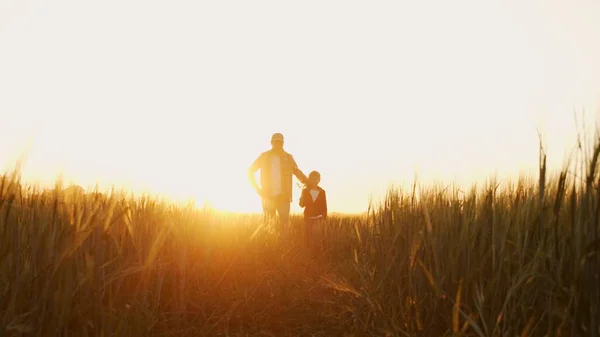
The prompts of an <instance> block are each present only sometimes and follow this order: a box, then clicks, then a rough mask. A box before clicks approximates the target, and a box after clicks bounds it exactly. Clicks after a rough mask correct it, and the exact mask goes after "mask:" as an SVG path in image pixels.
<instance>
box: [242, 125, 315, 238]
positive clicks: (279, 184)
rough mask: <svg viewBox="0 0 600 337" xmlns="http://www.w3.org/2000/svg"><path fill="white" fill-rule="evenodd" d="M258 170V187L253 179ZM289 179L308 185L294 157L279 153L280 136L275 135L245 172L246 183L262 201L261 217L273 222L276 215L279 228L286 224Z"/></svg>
mask: <svg viewBox="0 0 600 337" xmlns="http://www.w3.org/2000/svg"><path fill="white" fill-rule="evenodd" d="M258 170H260V185H261V186H260V187H259V186H258V184H257V183H256V178H255V177H254V175H255V173H256V171H258ZM292 175H295V176H296V178H298V180H300V182H302V183H306V182H307V181H308V178H307V177H306V176H305V175H304V173H302V171H301V170H300V169H299V168H298V165H297V164H296V161H295V160H294V157H293V156H292V155H291V154H289V153H287V152H286V151H285V150H284V149H283V135H282V134H281V133H275V134H273V136H272V137H271V149H270V150H268V151H265V152H263V153H261V154H260V156H258V158H256V160H254V162H253V163H252V165H251V166H250V168H249V169H248V179H249V180H250V184H251V185H252V187H253V188H254V189H255V190H256V193H258V195H259V196H260V197H261V199H262V208H263V215H264V216H265V217H267V218H268V219H273V218H275V213H277V214H279V225H280V227H282V226H284V225H286V224H288V223H289V215H290V203H291V202H292Z"/></svg>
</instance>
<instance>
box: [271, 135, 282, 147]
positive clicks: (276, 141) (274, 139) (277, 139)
mask: <svg viewBox="0 0 600 337" xmlns="http://www.w3.org/2000/svg"><path fill="white" fill-rule="evenodd" d="M271 146H272V148H273V149H274V150H283V134H281V133H274V134H273V136H271Z"/></svg>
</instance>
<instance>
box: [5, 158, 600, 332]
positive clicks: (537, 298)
mask: <svg viewBox="0 0 600 337" xmlns="http://www.w3.org/2000/svg"><path fill="white" fill-rule="evenodd" d="M589 152H590V155H589V156H586V157H585V159H582V160H581V161H579V162H572V163H571V165H570V166H569V167H568V168H565V169H564V170H563V171H562V172H560V173H557V174H555V175H552V174H550V173H548V172H546V171H547V169H546V164H545V163H546V161H545V156H544V155H543V153H542V155H541V156H540V157H541V160H540V171H539V176H538V177H537V178H535V179H529V180H528V179H526V178H522V179H519V180H517V181H515V182H496V181H494V180H493V179H491V180H490V182H489V183H488V184H487V185H486V186H480V187H479V188H473V189H472V190H470V191H461V190H459V189H458V188H455V187H452V186H449V187H446V186H429V187H422V188H417V187H418V186H417V185H415V186H412V187H408V188H406V189H401V188H390V190H389V192H388V194H387V197H386V198H385V201H384V202H382V203H380V204H373V205H371V207H370V209H369V212H368V214H365V215H363V216H341V215H338V216H332V217H331V218H330V219H328V221H327V223H326V224H324V225H323V226H322V227H319V228H317V231H316V232H315V235H314V238H313V240H312V241H310V242H306V241H305V240H304V239H303V237H302V230H301V226H302V221H301V219H300V218H299V217H297V216H295V217H293V218H292V226H291V227H289V228H288V229H287V230H284V231H283V232H279V231H276V230H273V227H272V226H271V225H270V224H267V223H263V222H262V221H261V219H260V216H233V215H226V214H220V213H217V212H213V211H210V210H207V209H197V208H194V207H191V206H185V205H179V206H175V205H172V204H168V203H166V202H163V201H159V200H155V199H152V198H147V197H138V198H134V197H130V196H124V195H122V194H119V193H114V194H107V193H91V194H81V195H78V194H68V193H66V192H64V188H63V187H62V186H60V185H59V184H57V187H56V188H55V189H54V190H38V189H36V188H34V187H31V186H26V185H24V184H22V183H21V182H20V178H19V175H18V174H8V175H5V176H4V177H3V178H2V180H1V183H0V184H1V187H0V240H1V242H0V299H1V300H0V335H1V336H599V333H600V291H599V286H598V285H599V284H600V280H599V279H598V273H599V271H600V260H599V256H598V255H599V252H600V240H599V239H598V234H599V228H598V224H599V218H600V177H599V176H598V170H597V167H598V156H599V154H600V147H599V146H596V147H595V148H593V149H592V151H589Z"/></svg>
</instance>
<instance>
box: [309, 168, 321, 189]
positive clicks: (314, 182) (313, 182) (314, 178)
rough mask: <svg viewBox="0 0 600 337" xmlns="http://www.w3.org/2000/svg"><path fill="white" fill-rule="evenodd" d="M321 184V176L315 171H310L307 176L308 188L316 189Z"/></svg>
mask: <svg viewBox="0 0 600 337" xmlns="http://www.w3.org/2000/svg"><path fill="white" fill-rule="evenodd" d="M320 182H321V174H320V173H319V172H317V171H312V172H310V173H309V174H308V185H309V187H316V186H318V185H319V183H320Z"/></svg>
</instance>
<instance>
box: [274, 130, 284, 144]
mask: <svg viewBox="0 0 600 337" xmlns="http://www.w3.org/2000/svg"><path fill="white" fill-rule="evenodd" d="M274 140H280V141H282V142H283V134H281V133H279V132H278V133H274V134H273V136H271V141H274Z"/></svg>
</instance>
